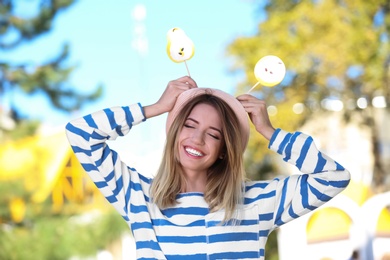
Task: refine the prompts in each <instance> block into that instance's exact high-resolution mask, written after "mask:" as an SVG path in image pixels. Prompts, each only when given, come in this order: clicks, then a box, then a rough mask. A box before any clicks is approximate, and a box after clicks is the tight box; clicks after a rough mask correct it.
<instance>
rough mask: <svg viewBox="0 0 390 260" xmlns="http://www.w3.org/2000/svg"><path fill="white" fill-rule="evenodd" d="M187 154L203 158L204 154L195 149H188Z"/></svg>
mask: <svg viewBox="0 0 390 260" xmlns="http://www.w3.org/2000/svg"><path fill="white" fill-rule="evenodd" d="M186 152H187V153H189V154H191V155H194V156H202V155H203V154H202V153H201V152H199V151H197V150H195V149H192V148H188V147H187V148H186Z"/></svg>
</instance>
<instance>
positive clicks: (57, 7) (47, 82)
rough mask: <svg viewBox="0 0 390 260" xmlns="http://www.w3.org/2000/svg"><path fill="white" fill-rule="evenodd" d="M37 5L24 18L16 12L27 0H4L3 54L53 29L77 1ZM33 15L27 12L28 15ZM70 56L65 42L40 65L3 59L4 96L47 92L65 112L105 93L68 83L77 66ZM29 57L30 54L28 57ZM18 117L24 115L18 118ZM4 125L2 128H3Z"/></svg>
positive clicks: (0, 85) (0, 21)
mask: <svg viewBox="0 0 390 260" xmlns="http://www.w3.org/2000/svg"><path fill="white" fill-rule="evenodd" d="M33 2H35V4H36V5H37V7H38V8H37V9H38V10H37V12H36V13H34V12H33V11H32V14H33V15H34V16H33V17H28V18H26V17H22V16H21V14H18V13H16V10H17V8H16V7H17V5H23V4H26V3H23V1H16V0H14V1H12V0H9V1H2V5H1V7H0V54H1V52H7V51H12V50H15V49H17V48H22V47H23V46H22V45H21V44H22V43H26V42H31V41H32V40H34V39H37V38H38V37H40V36H42V35H44V34H46V33H48V32H50V30H51V29H52V23H53V20H54V19H55V18H56V17H57V15H58V14H59V13H60V12H61V11H63V10H65V9H66V8H68V7H70V6H71V5H72V4H74V2H75V1H74V0H51V1H44V0H41V1H38V0H36V1H33ZM32 14H24V15H25V16H28V15H32ZM68 56H69V47H68V45H67V44H64V45H63V46H62V48H61V50H60V52H59V54H58V55H57V56H55V57H53V58H51V59H49V60H46V61H41V62H40V63H39V64H34V63H31V62H13V61H12V60H4V58H0V96H1V95H4V94H5V93H10V92H14V91H16V90H19V91H21V92H22V93H25V94H26V95H32V94H35V93H40V94H43V95H44V96H46V97H47V98H48V100H49V101H50V102H51V104H52V105H53V106H54V107H55V108H57V109H59V110H62V111H65V112H69V111H74V110H77V109H79V108H80V107H81V105H83V104H85V103H86V102H89V101H94V100H96V99H97V98H99V97H100V96H101V95H102V90H103V87H102V86H101V85H100V86H98V87H97V88H96V90H95V91H93V92H92V93H88V94H86V93H79V92H77V91H75V90H74V87H73V86H72V85H71V84H70V83H69V82H68V80H69V77H70V75H71V73H72V72H73V71H74V70H75V69H76V67H75V66H71V65H68V64H66V61H67V58H68ZM28 59H29V58H28V57H26V60H28ZM11 109H12V110H14V111H12V116H15V115H18V112H17V110H18V107H17V104H12V108H11ZM13 119H15V120H18V119H20V118H17V117H14V118H13ZM1 128H2V127H1V125H0V130H1Z"/></svg>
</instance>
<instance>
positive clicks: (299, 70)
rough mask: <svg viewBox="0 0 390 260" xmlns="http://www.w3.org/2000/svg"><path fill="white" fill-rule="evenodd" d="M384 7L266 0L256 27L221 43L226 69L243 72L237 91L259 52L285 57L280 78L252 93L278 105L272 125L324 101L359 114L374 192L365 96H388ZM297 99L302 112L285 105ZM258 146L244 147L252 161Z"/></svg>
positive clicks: (378, 167) (354, 0)
mask: <svg viewBox="0 0 390 260" xmlns="http://www.w3.org/2000/svg"><path fill="white" fill-rule="evenodd" d="M389 10H390V1H387V0H371V1H366V0H326V1H324V0H319V1H315V0H300V1H289V0H275V1H268V2H267V4H266V5H265V11H266V14H267V17H266V19H264V21H261V22H260V23H259V25H258V30H257V33H256V34H255V35H253V36H249V37H240V38H237V39H235V40H234V41H233V42H232V43H231V44H230V45H229V47H228V49H227V52H228V55H229V56H231V57H233V58H234V61H235V63H234V64H233V66H232V70H243V71H244V72H245V75H246V77H245V79H244V80H243V81H242V82H241V83H240V85H239V86H238V92H240V93H242V92H245V91H247V90H249V89H250V87H251V86H253V85H254V84H255V83H256V79H255V77H254V73H253V68H254V67H255V64H256V62H257V61H258V60H259V58H261V57H263V56H265V55H269V54H273V55H277V56H279V57H281V58H282V60H283V61H284V62H285V64H286V67H287V70H288V71H287V74H286V78H285V80H284V81H283V82H282V84H280V85H278V86H275V87H273V88H261V89H260V88H259V89H257V91H254V92H253V94H255V95H258V96H259V97H261V98H264V99H265V100H266V101H267V103H268V105H276V106H277V108H278V114H277V115H276V116H275V117H274V118H273V120H275V121H277V122H278V126H280V127H282V128H284V129H286V130H296V129H297V128H298V127H299V126H301V125H302V124H303V123H304V122H305V120H307V119H310V118H313V117H315V116H318V115H319V113H326V111H327V110H326V109H325V108H324V107H323V106H322V105H321V102H324V100H337V101H341V102H342V103H343V104H344V109H343V110H342V113H343V115H344V118H345V119H346V120H349V119H350V118H352V116H358V117H359V118H360V121H361V122H362V123H364V124H365V125H367V126H369V129H370V130H371V136H372V140H371V141H372V147H373V151H372V153H373V157H374V158H375V162H374V169H373V172H374V186H375V187H376V188H378V190H381V189H383V185H384V184H385V180H386V176H388V175H389V170H388V169H385V168H384V167H383V165H382V163H381V158H380V151H379V149H380V146H379V144H380V140H378V137H379V135H378V133H377V131H378V125H377V123H378V122H376V121H375V119H374V111H373V110H374V107H373V104H372V103H371V100H372V99H373V98H374V97H375V96H376V95H381V96H383V97H385V99H386V101H387V104H389V100H390V92H389V90H390V88H389V80H390V78H389V76H390V70H389V62H390V55H389V54H390V52H389V49H390V45H389V29H390V15H389ZM259 90H261V91H259ZM359 98H362V99H361V100H363V101H367V107H366V108H365V109H362V108H359V107H358V106H356V104H357V102H356V101H357V99H359ZM297 103H298V104H303V105H304V107H305V110H304V111H303V113H302V114H295V113H293V111H292V109H291V108H292V107H293V105H294V104H297ZM386 111H387V113H388V108H387V110H386ZM259 145H260V146H263V147H264V146H265V143H264V141H263V140H261V139H255V138H254V140H252V142H251V144H250V146H249V150H250V151H249V152H250V153H251V155H252V156H251V157H250V158H253V159H254V161H260V159H262V158H267V156H268V155H267V154H266V152H265V150H266V149H255V148H254V147H259ZM252 163H253V162H251V164H252Z"/></svg>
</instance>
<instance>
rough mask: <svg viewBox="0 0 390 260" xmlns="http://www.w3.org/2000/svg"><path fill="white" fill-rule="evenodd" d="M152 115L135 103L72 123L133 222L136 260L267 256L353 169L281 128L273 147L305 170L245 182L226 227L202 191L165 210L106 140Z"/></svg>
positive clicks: (93, 171) (70, 132)
mask: <svg viewBox="0 0 390 260" xmlns="http://www.w3.org/2000/svg"><path fill="white" fill-rule="evenodd" d="M145 119H146V118H145V116H144V114H143V109H142V106H141V105H140V104H133V105H130V106H123V107H119V106H118V107H112V108H109V109H104V110H101V111H97V112H95V113H92V114H90V115H87V116H84V117H82V118H79V119H75V120H73V121H71V122H69V123H68V124H67V125H66V134H67V137H68V140H69V142H70V145H71V147H72V149H73V151H74V153H75V154H76V156H77V158H78V160H79V161H80V163H81V165H82V166H83V168H84V169H85V171H86V172H87V174H88V175H89V176H90V178H91V179H92V181H93V182H94V183H95V184H96V186H97V187H98V188H99V190H100V192H101V193H102V194H103V195H104V196H105V198H106V199H107V200H108V201H109V202H110V204H111V205H112V206H113V207H114V208H115V209H116V210H117V211H118V212H119V214H120V215H121V216H122V217H123V219H124V220H125V221H126V222H127V224H128V225H129V227H130V229H131V231H132V233H133V236H134V239H135V243H136V251H137V252H136V255H137V259H145V260H146V259H174V260H176V259H180V260H182V259H196V260H202V259H264V254H265V252H264V248H265V244H266V241H267V237H268V235H269V234H270V232H272V231H273V230H274V229H275V228H277V227H279V226H281V225H283V224H285V223H287V222H289V221H291V220H294V219H296V218H298V217H299V216H302V215H303V214H305V213H308V212H310V211H312V210H314V209H316V208H318V207H319V206H321V205H323V204H324V203H326V202H327V201H329V200H330V199H332V198H333V197H334V196H336V195H337V194H338V193H340V192H341V191H342V190H344V189H345V188H346V186H347V185H348V183H349V180H350V174H349V172H348V171H347V170H346V169H344V168H343V167H342V166H341V165H340V164H338V163H337V162H335V161H334V160H332V159H331V158H329V157H328V156H326V155H325V154H323V153H321V152H320V151H319V150H318V149H317V148H316V146H315V145H314V142H313V139H312V138H311V137H310V136H307V135H305V134H302V133H300V132H295V133H288V132H285V131H283V130H281V129H277V130H276V131H275V133H274V134H273V136H272V138H271V140H270V143H269V148H270V149H271V150H273V151H275V152H277V153H278V154H280V155H281V156H282V157H283V160H284V161H286V162H288V163H291V164H293V165H295V166H296V167H297V168H298V169H299V170H300V171H301V172H302V174H297V175H291V176H288V177H285V178H275V179H272V180H268V181H248V182H246V183H245V197H244V202H243V204H242V205H238V206H237V209H236V212H235V214H234V216H235V217H234V218H235V219H236V220H238V221H234V222H235V223H234V224H233V223H226V224H223V225H221V224H220V222H221V220H223V217H224V211H223V210H221V211H217V212H210V211H209V207H208V205H207V203H206V201H205V200H204V197H203V194H202V193H183V194H179V195H178V196H177V202H178V203H177V204H176V206H174V207H172V208H167V209H159V208H158V207H157V206H156V205H155V204H153V202H152V201H151V199H150V195H149V188H150V185H151V182H152V178H149V177H146V176H144V175H142V174H140V173H139V172H137V171H136V169H134V168H132V167H131V166H130V165H126V164H125V163H124V162H123V161H121V159H120V156H119V155H118V153H117V152H115V151H113V150H111V149H110V148H109V146H108V145H107V143H106V141H107V140H115V139H116V138H117V137H118V136H124V135H126V134H127V133H129V132H130V130H131V128H132V127H133V126H135V125H137V124H139V123H141V122H143V121H145Z"/></svg>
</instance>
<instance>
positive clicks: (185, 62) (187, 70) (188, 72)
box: [184, 60, 191, 77]
mask: <svg viewBox="0 0 390 260" xmlns="http://www.w3.org/2000/svg"><path fill="white" fill-rule="evenodd" d="M184 64H185V65H186V69H187V73H188V76H189V77H191V74H190V71H189V70H188V66H187V62H186V60H184Z"/></svg>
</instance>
